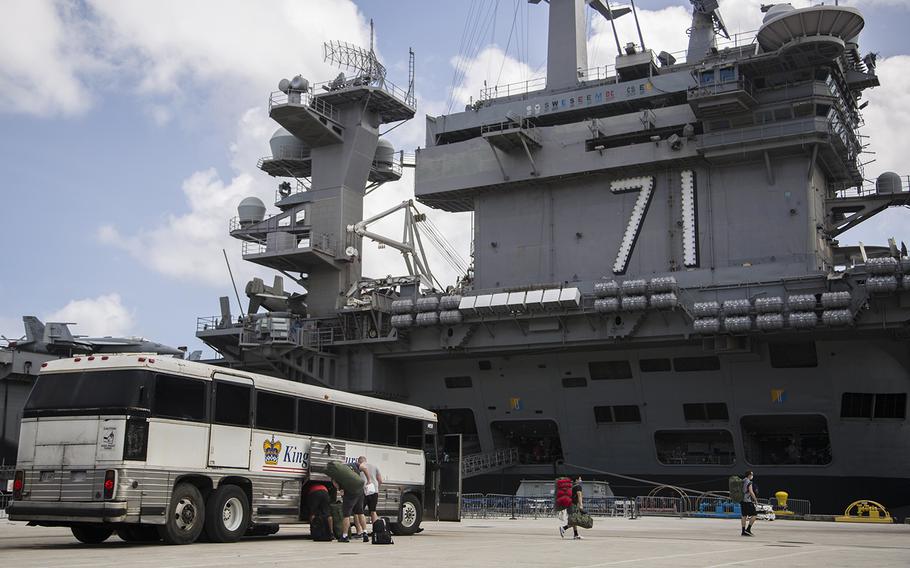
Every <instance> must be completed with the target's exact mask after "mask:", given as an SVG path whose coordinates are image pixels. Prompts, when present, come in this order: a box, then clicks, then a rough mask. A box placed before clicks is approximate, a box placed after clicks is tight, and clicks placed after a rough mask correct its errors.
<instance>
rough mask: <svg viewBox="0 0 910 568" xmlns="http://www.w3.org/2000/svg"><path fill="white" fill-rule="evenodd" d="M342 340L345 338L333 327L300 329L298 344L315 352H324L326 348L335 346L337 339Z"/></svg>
mask: <svg viewBox="0 0 910 568" xmlns="http://www.w3.org/2000/svg"><path fill="white" fill-rule="evenodd" d="M342 338H343V336H342V335H341V334H340V333H338V330H336V329H335V328H333V327H329V328H317V329H300V330H298V335H297V344H298V345H300V346H301V347H306V348H309V349H313V350H315V351H322V350H323V349H324V348H326V347H328V346H330V345H333V344H334V343H335V341H336V339H342Z"/></svg>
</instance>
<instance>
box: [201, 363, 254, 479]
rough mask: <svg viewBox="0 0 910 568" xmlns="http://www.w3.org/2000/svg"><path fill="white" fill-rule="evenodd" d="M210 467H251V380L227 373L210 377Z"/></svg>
mask: <svg viewBox="0 0 910 568" xmlns="http://www.w3.org/2000/svg"><path fill="white" fill-rule="evenodd" d="M212 378H213V379H214V380H213V381H212V395H211V396H212V399H211V400H212V405H211V408H212V412H211V420H212V426H211V429H210V434H209V459H208V465H209V467H217V468H222V467H231V468H244V469H248V468H249V467H250V438H251V436H252V433H253V431H252V420H251V419H252V416H253V407H252V403H253V381H252V379H249V378H246V377H238V376H235V375H230V374H227V373H215V374H214V375H213V377H212Z"/></svg>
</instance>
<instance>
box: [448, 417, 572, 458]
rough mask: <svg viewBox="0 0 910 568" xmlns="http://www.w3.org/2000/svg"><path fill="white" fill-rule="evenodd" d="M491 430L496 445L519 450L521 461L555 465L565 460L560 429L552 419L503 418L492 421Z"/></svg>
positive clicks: (465, 452)
mask: <svg viewBox="0 0 910 568" xmlns="http://www.w3.org/2000/svg"><path fill="white" fill-rule="evenodd" d="M490 431H491V433H492V434H493V444H494V446H495V447H496V448H516V449H517V450H518V461H519V463H522V464H552V463H554V462H555V461H556V460H560V459H562V444H561V443H560V441H559V428H558V427H557V426H556V422H554V421H552V420H500V421H496V422H492V423H491V424H490ZM463 453H464V454H465V455H466V454H468V452H467V450H465V451H464V452H463Z"/></svg>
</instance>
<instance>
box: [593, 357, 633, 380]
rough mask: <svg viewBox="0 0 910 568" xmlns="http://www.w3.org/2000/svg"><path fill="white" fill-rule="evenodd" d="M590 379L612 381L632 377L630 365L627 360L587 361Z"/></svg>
mask: <svg viewBox="0 0 910 568" xmlns="http://www.w3.org/2000/svg"><path fill="white" fill-rule="evenodd" d="M588 372H589V373H591V380H592V381H614V380H621V379H631V378H632V365H630V364H629V362H628V361H592V362H590V363H588Z"/></svg>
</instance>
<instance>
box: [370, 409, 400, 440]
mask: <svg viewBox="0 0 910 568" xmlns="http://www.w3.org/2000/svg"><path fill="white" fill-rule="evenodd" d="M368 431H369V433H370V437H369V442H370V443H371V444H384V445H387V446H394V445H395V417H394V416H393V415H391V414H380V413H378V412H370V413H369V428H368Z"/></svg>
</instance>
